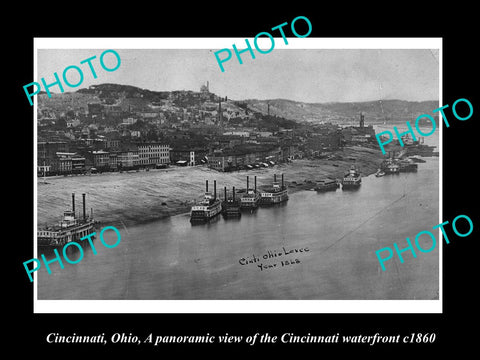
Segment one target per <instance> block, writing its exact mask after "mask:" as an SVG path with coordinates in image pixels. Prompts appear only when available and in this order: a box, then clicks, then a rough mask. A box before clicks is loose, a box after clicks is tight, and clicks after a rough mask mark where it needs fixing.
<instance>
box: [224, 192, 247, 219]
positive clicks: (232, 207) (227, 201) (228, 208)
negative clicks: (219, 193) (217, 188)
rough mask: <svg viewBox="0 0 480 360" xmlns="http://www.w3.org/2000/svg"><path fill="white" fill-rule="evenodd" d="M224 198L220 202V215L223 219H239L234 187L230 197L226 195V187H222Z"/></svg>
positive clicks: (238, 201)
mask: <svg viewBox="0 0 480 360" xmlns="http://www.w3.org/2000/svg"><path fill="white" fill-rule="evenodd" d="M224 194H225V195H224V198H223V202H222V214H223V216H224V217H227V218H230V217H240V216H241V215H242V213H241V212H240V199H239V198H238V197H236V196H235V186H234V187H233V189H232V196H231V197H229V196H228V194H227V187H226V186H225V187H224Z"/></svg>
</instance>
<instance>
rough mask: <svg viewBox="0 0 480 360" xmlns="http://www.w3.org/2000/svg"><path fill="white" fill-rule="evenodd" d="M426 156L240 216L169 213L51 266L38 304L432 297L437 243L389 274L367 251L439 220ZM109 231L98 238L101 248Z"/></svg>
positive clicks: (42, 274) (434, 170)
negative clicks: (196, 220)
mask: <svg viewBox="0 0 480 360" xmlns="http://www.w3.org/2000/svg"><path fill="white" fill-rule="evenodd" d="M427 140H428V141H433V142H435V141H437V143H438V139H437V138H436V137H435V136H432V137H431V138H426V142H427ZM425 160H426V162H425V163H421V164H419V169H418V172H417V173H401V174H399V175H394V176H393V175H392V176H389V175H387V176H384V177H379V178H376V177H375V176H373V175H372V176H369V177H364V178H363V179H362V185H361V187H360V189H358V190H357V191H342V189H337V190H336V191H330V192H324V193H317V192H315V191H301V192H297V193H294V194H291V195H290V200H289V201H288V202H287V203H286V204H284V205H283V206H276V207H268V208H259V209H258V210H257V211H254V212H252V213H250V212H246V213H242V216H241V218H240V219H225V218H223V217H222V216H217V217H216V218H215V221H213V222H210V223H207V224H202V225H197V226H192V225H191V224H190V222H189V218H188V215H178V216H174V217H171V218H168V219H164V220H160V221H155V222H152V223H148V224H142V225H139V226H136V227H129V228H126V227H123V228H122V229H119V230H120V232H121V236H122V240H121V242H120V244H119V245H118V246H117V247H115V248H111V249H109V248H105V247H104V246H103V245H102V244H101V242H100V241H98V240H95V242H94V244H95V246H96V250H97V254H96V255H94V254H93V252H92V250H91V249H90V246H89V245H87V246H84V247H83V252H84V256H83V259H82V260H81V261H80V262H79V263H77V264H68V263H66V262H65V261H64V265H65V268H64V269H61V268H60V266H59V265H58V263H52V264H51V265H50V267H51V269H52V274H51V275H48V274H47V273H46V270H45V268H44V267H43V268H42V269H41V270H40V271H39V284H38V298H39V299H72V300H74V299H134V300H136V299H144V300H150V299H153V300H155V299H322V300H323V299H345V300H348V299H434V298H437V297H438V283H439V278H438V276H439V256H438V253H439V252H438V247H437V248H436V249H435V250H433V251H432V252H430V253H417V258H413V256H412V255H411V254H410V253H408V252H405V253H403V255H404V258H405V262H404V263H400V261H399V259H398V257H394V258H393V259H392V260H389V261H388V262H386V263H385V265H386V268H387V270H386V271H382V270H381V267H380V265H379V263H378V260H377V258H376V255H375V251H376V250H379V249H381V248H383V247H387V246H388V247H392V248H393V243H397V244H398V246H399V248H403V247H406V245H407V243H406V241H405V238H406V237H410V238H412V237H414V236H415V235H416V234H417V233H418V232H420V231H422V230H431V228H432V227H433V226H434V225H436V224H438V223H439V221H438V220H439V215H438V212H439V203H438V202H439V199H438V194H439V187H438V183H439V181H438V171H439V170H438V169H439V167H438V163H439V161H438V158H426V159H425ZM98 230H99V229H98ZM435 234H436V232H435ZM115 236H116V235H115V234H113V235H112V234H111V232H107V233H105V238H106V241H107V243H110V244H112V243H115V241H116V238H115ZM110 237H111V239H110ZM437 243H441V242H440V241H437ZM306 249H308V251H307V250H306ZM75 250H76V251H77V252H78V250H77V249H75V248H74V247H70V249H69V251H70V252H71V253H69V254H68V256H69V258H70V259H72V261H73V260H74V259H77V258H75V254H74V251H75ZM77 256H79V254H77Z"/></svg>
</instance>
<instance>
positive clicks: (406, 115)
mask: <svg viewBox="0 0 480 360" xmlns="http://www.w3.org/2000/svg"><path fill="white" fill-rule="evenodd" d="M244 102H245V103H247V104H248V107H249V108H250V109H252V110H253V111H258V112H261V113H267V109H268V105H267V104H269V105H270V114H271V115H278V116H282V117H285V118H286V119H292V120H296V121H307V122H313V123H315V122H322V121H326V122H328V121H331V122H340V123H343V122H349V121H355V122H356V121H358V116H359V114H360V113H361V112H363V113H364V114H365V119H366V121H367V122H375V123H380V122H381V123H383V122H384V121H385V122H387V123H388V122H405V121H406V120H412V119H415V118H416V117H417V116H419V115H421V114H432V110H433V109H436V108H438V101H421V102H415V101H404V100H378V101H368V102H349V103H340V102H338V103H313V104H312V103H303V102H298V101H292V100H285V99H273V100H255V99H250V100H245V101H244ZM434 117H436V116H434Z"/></svg>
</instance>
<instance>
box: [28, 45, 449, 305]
mask: <svg viewBox="0 0 480 360" xmlns="http://www.w3.org/2000/svg"><path fill="white" fill-rule="evenodd" d="M275 39H276V40H277V39H278V40H280V41H275V48H276V49H278V48H280V49H439V59H438V60H439V84H438V86H439V102H440V106H442V105H443V92H442V69H443V61H442V59H443V41H442V38H290V37H289V38H287V39H288V45H285V43H284V42H283V41H281V38H275ZM252 40H253V39H249V41H250V43H251V44H252ZM231 44H238V45H239V46H240V44H245V39H244V38H202V39H199V38H34V59H33V63H34V79H37V78H38V77H37V50H38V49H95V48H98V49H221V48H228V47H231ZM36 98H37V96H36V95H35V101H34V122H33V128H34V131H33V133H34V154H33V155H34V169H33V171H34V176H35V179H37V99H36ZM432 110H433V109H432ZM442 129H443V127H442V126H440V134H439V136H440V139H439V153H440V156H439V162H440V166H439V180H440V182H439V200H440V204H439V223H441V222H442V221H443V220H442V218H443V211H442V204H443V199H442V189H443V179H442V178H443V166H442V159H443V139H442V138H443V130H442ZM33 211H34V227H33V229H34V230H33V231H34V233H33V238H34V250H33V253H34V257H35V258H37V180H35V183H34V209H33ZM433 225H436V224H432V226H433ZM441 238H442V235H441V232H440V229H439V237H438V239H441ZM438 243H439V244H442V246H439V300H37V295H38V291H37V273H34V284H33V287H34V292H33V296H34V299H33V301H34V303H33V311H34V313H442V311H443V300H442V299H443V278H442V270H443V242H442V241H438Z"/></svg>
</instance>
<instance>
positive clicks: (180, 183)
mask: <svg viewBox="0 0 480 360" xmlns="http://www.w3.org/2000/svg"><path fill="white" fill-rule="evenodd" d="M333 155H334V157H333V158H331V159H315V160H305V159H300V160H294V161H292V162H291V163H288V164H281V165H276V166H274V167H271V168H261V169H257V170H250V171H237V172H231V173H219V172H217V171H214V170H211V169H208V168H206V167H182V168H177V167H175V168H173V167H172V168H169V169H159V170H151V171H148V172H145V171H139V172H128V173H125V172H124V173H103V174H95V175H79V176H68V177H56V178H46V183H44V181H43V178H39V179H38V180H37V201H38V211H37V224H38V226H39V227H42V226H45V225H47V224H52V223H55V222H57V221H58V220H60V218H61V216H62V214H63V211H65V210H69V209H71V206H72V204H71V194H72V193H75V197H76V206H75V209H76V213H77V215H78V216H80V215H81V213H82V196H81V194H82V193H85V194H87V201H86V202H87V204H86V211H87V213H90V208H93V210H94V216H95V218H96V219H97V220H99V221H100V227H104V226H108V225H113V226H120V227H123V226H125V227H128V226H134V225H140V224H144V223H148V222H151V221H155V220H159V219H164V218H168V217H170V216H174V215H179V214H185V215H186V216H187V214H188V212H189V210H190V207H191V206H192V204H193V203H195V202H196V201H198V200H199V199H200V198H201V197H202V196H203V192H204V189H205V180H207V179H208V180H209V184H210V190H213V180H216V181H217V194H219V195H220V194H223V191H224V190H223V189H224V186H227V189H229V190H230V189H231V187H232V186H235V187H236V188H237V189H244V188H245V187H246V177H247V175H248V176H249V177H250V184H251V186H253V177H254V176H255V175H256V176H257V185H258V187H261V186H265V185H269V184H270V183H271V181H272V180H273V174H277V176H279V175H280V174H282V173H283V174H284V176H285V181H286V183H287V185H289V193H295V192H297V191H302V190H307V189H311V188H313V186H314V182H315V181H317V180H320V179H322V178H331V179H337V178H341V177H342V176H343V174H344V172H345V171H346V170H347V169H348V168H349V167H350V165H352V164H355V165H356V166H357V167H358V168H359V169H360V171H361V173H362V176H368V175H371V174H373V173H375V172H376V171H377V169H378V167H379V165H380V163H381V162H382V161H383V159H384V156H383V155H382V153H381V151H380V150H379V149H375V148H368V147H361V146H352V147H346V148H344V149H343V150H341V151H337V152H335V153H333ZM294 182H295V183H296V184H294Z"/></svg>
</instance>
